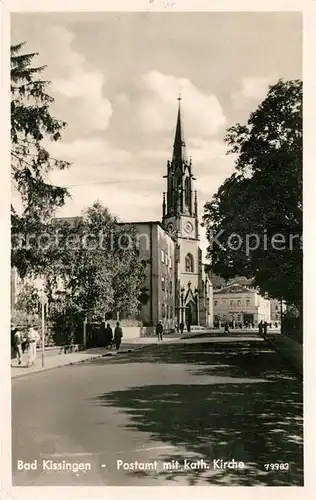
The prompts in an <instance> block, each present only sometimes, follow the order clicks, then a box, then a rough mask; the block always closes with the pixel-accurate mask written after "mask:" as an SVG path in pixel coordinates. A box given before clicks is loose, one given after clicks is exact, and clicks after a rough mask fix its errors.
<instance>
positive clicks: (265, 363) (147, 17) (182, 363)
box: [8, 0, 306, 494]
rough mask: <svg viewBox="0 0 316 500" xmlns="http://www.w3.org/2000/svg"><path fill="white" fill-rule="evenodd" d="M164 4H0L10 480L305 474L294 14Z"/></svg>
mask: <svg viewBox="0 0 316 500" xmlns="http://www.w3.org/2000/svg"><path fill="white" fill-rule="evenodd" d="M174 3H175V2H166V1H162V0H151V1H149V2H148V5H147V8H145V9H144V10H143V11H134V12H132V11H130V12H128V11H123V10H122V11H120V10H119V9H118V10H117V11H104V10H100V11H94V10H91V11H90V12H88V11H81V12H79V11H77V12H76V11H68V12H62V11H60V12H58V11H56V10H55V11H51V12H50V11H38V12H37V11H36V10H34V11H33V12H31V11H28V12H22V11H21V12H12V13H11V16H10V29H11V33H10V44H9V50H10V57H9V59H10V94H11V96H10V99H11V111H10V112H11V125H10V139H11V194H10V196H11V270H10V273H11V274H10V275H11V292H10V300H11V307H10V317H11V325H10V346H11V348H10V350H11V362H10V363H11V366H10V372H11V419H12V420H11V423H12V426H11V427H12V429H11V440H12V452H11V458H10V460H11V462H12V464H11V467H12V485H13V487H26V486H27V487H30V486H33V487H34V486H40V487H56V486H61V487H67V486H78V487H85V486H95V487H97V486H98V487H107V486H120V487H126V486H159V487H161V486H165V487H169V486H216V487H227V486H229V487H231V486H244V487H254V486H272V487H298V486H299V487H302V486H304V485H305V484H306V483H305V481H304V440H303V428H304V411H303V399H304V398H303V237H302V226H303V15H302V12H300V11H285V10H284V11H282V10H280V11H257V10H253V11H250V10H248V11H238V10H236V9H235V10H233V9H232V10H231V11H228V10H226V11H211V10H209V11H204V12H202V11H194V10H192V11H190V12H187V11H180V10H173V8H172V4H174ZM255 3H256V2H254V4H255ZM155 7H157V9H156V10H155ZM304 314H305V311H304ZM304 335H305V331H304ZM8 342H9V341H8ZM104 491H106V490H104ZM123 491H126V492H127V490H123ZM168 491H170V494H172V491H174V490H172V489H171V490H168ZM123 494H124V493H123Z"/></svg>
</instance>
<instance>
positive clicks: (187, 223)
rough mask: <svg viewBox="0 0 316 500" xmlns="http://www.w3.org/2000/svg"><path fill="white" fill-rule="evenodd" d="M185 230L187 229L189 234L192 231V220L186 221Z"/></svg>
mask: <svg viewBox="0 0 316 500" xmlns="http://www.w3.org/2000/svg"><path fill="white" fill-rule="evenodd" d="M184 230H185V232H186V233H187V234H190V233H192V231H193V225H192V224H191V222H186V223H185V224H184Z"/></svg>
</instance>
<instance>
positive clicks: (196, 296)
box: [194, 288, 200, 325]
mask: <svg viewBox="0 0 316 500" xmlns="http://www.w3.org/2000/svg"><path fill="white" fill-rule="evenodd" d="M194 295H195V304H196V323H197V325H199V324H200V311H199V309H200V304H199V291H198V289H197V288H195V290H194Z"/></svg>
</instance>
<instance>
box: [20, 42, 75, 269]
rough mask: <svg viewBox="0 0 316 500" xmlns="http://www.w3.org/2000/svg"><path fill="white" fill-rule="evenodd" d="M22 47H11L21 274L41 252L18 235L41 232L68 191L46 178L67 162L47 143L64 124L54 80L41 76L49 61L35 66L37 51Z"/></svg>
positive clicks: (65, 165) (33, 262) (59, 132)
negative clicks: (50, 89)
mask: <svg viewBox="0 0 316 500" xmlns="http://www.w3.org/2000/svg"><path fill="white" fill-rule="evenodd" d="M23 46H24V43H20V44H18V45H14V46H12V47H11V181H12V184H13V186H14V189H15V190H16V191H17V192H18V193H19V198H20V203H21V207H19V208H17V207H14V206H13V205H12V206H11V221H12V236H13V238H14V244H13V245H12V247H13V249H12V263H13V265H14V266H16V267H17V268H18V270H19V272H20V274H21V275H25V274H26V273H27V269H28V268H29V267H32V265H33V264H35V263H36V259H37V257H38V256H36V257H35V256H34V254H33V253H32V252H30V251H29V250H27V249H25V248H24V249H22V248H21V246H23V245H17V244H16V242H17V238H20V241H22V242H23V241H24V242H25V238H26V235H27V234H34V233H40V232H41V231H42V230H43V224H45V222H46V221H47V220H49V218H50V217H51V216H52V215H53V214H54V211H55V210H56V208H58V207H61V206H62V205H63V204H64V202H65V197H66V196H67V195H68V193H67V190H66V189H65V188H63V187H59V186H54V185H52V184H51V183H50V182H49V180H48V174H49V172H50V171H51V170H52V169H56V168H57V169H64V168H65V167H67V166H68V163H67V162H65V161H61V160H56V159H55V158H52V157H51V155H50V154H49V152H48V151H47V149H45V147H44V146H43V140H44V139H46V140H47V139H49V140H52V141H58V140H59V139H60V138H61V131H62V129H63V128H64V127H65V126H66V123H65V122H63V121H60V120H58V119H56V118H54V117H53V116H52V115H51V114H50V106H51V104H52V103H53V102H54V99H53V98H52V97H51V96H50V95H49V94H48V93H47V86H48V84H49V83H50V82H48V81H45V80H43V79H41V78H40V75H41V73H42V72H43V70H44V69H45V66H38V67H34V66H32V62H33V59H34V58H35V57H36V56H37V55H38V54H37V53H21V50H22V48H23Z"/></svg>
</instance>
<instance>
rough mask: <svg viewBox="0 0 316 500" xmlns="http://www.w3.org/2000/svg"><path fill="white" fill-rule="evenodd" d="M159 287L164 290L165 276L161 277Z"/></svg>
mask: <svg viewBox="0 0 316 500" xmlns="http://www.w3.org/2000/svg"><path fill="white" fill-rule="evenodd" d="M161 289H162V290H165V278H164V277H162V278H161Z"/></svg>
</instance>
